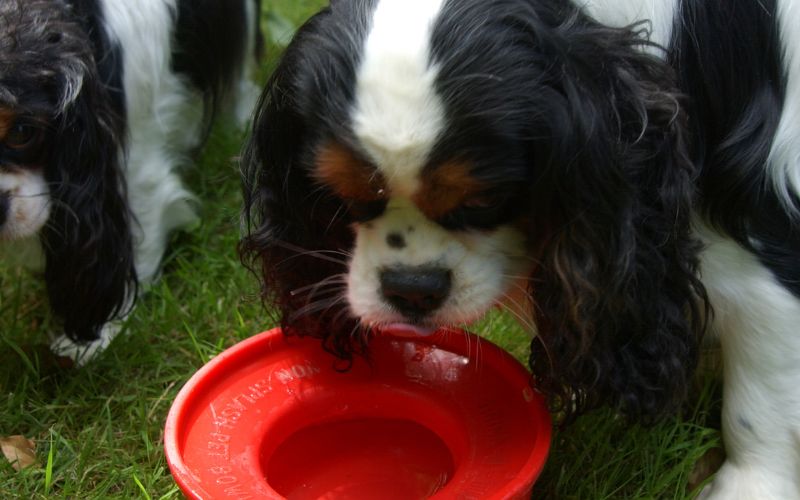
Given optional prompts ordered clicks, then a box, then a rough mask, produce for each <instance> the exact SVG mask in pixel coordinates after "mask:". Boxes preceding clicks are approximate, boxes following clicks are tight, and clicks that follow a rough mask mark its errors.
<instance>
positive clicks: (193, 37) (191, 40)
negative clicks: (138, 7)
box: [172, 0, 263, 128]
mask: <svg viewBox="0 0 800 500" xmlns="http://www.w3.org/2000/svg"><path fill="white" fill-rule="evenodd" d="M250 1H252V2H253V3H254V4H255V9H258V10H256V12H260V8H261V1H260V0H245V1H227V2H220V1H219V0H179V1H178V2H177V10H178V11H177V19H176V24H175V46H174V50H173V54H172V67H173V69H174V70H175V71H176V72H178V73H183V74H185V75H187V76H188V77H189V79H190V80H191V82H192V83H193V84H194V86H195V87H196V88H198V89H200V91H201V92H203V94H204V96H205V100H206V125H207V126H206V128H208V126H209V125H210V124H211V122H212V121H213V118H214V114H215V113H216V112H217V111H218V106H219V104H220V103H219V102H218V100H219V97H220V96H223V95H226V93H227V91H228V90H229V88H230V86H231V85H232V84H233V82H234V77H235V76H236V75H238V72H239V71H240V68H241V67H242V65H243V63H244V59H245V58H246V57H249V56H253V57H257V55H258V53H259V52H260V51H261V50H262V47H261V46H260V44H261V43H263V40H262V38H261V37H260V36H259V37H258V42H257V43H258V45H259V46H257V47H256V54H246V53H245V52H246V48H247V47H246V37H244V36H242V33H243V32H244V31H245V30H247V29H248V28H247V17H246V10H245V9H246V3H245V2H250ZM256 22H257V21H256ZM252 29H255V30H256V33H258V34H260V33H261V30H260V28H259V27H258V26H256V27H254V28H252Z"/></svg>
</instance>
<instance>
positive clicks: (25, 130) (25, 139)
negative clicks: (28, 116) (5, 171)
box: [3, 122, 41, 149]
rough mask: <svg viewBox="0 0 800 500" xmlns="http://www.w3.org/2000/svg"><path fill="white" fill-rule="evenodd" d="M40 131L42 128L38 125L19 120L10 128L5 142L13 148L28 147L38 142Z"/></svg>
mask: <svg viewBox="0 0 800 500" xmlns="http://www.w3.org/2000/svg"><path fill="white" fill-rule="evenodd" d="M40 133H41V130H40V129H39V127H37V126H36V125H33V124H31V123H26V122H19V123H16V124H14V125H13V126H12V127H11V128H10V129H9V131H8V132H7V133H6V136H5V138H4V139H3V142H5V145H6V147H9V148H11V149H27V148H29V147H31V146H34V145H35V144H36V142H37V140H38V138H39V134H40Z"/></svg>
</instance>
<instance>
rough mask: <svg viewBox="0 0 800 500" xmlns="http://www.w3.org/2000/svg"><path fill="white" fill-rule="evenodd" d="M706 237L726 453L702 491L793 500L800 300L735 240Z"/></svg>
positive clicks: (799, 424)
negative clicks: (720, 366)
mask: <svg viewBox="0 0 800 500" xmlns="http://www.w3.org/2000/svg"><path fill="white" fill-rule="evenodd" d="M704 236H705V235H704ZM706 243H707V244H708V246H707V249H706V252H705V254H704V256H703V265H702V273H703V280H704V282H705V283H706V285H707V286H708V291H709V295H710V298H711V300H712V303H713V305H714V308H715V320H714V330H715V332H716V333H717V334H718V335H719V340H720V342H721V344H722V352H723V366H724V382H723V383H724V396H723V410H722V431H723V439H724V442H725V448H726V452H727V456H728V458H727V460H726V462H725V464H724V465H723V466H722V468H721V469H720V470H719V472H718V473H717V475H716V477H715V479H714V481H713V483H712V484H711V485H710V486H709V487H708V488H707V489H706V490H705V491H704V495H703V496H704V497H705V498H710V499H754V500H755V499H758V500H768V499H781V500H790V499H798V498H800V298H798V297H796V296H794V295H793V294H792V293H791V292H790V291H789V290H787V289H786V288H784V287H783V286H781V285H780V283H779V282H778V281H777V280H776V278H775V277H774V275H773V274H772V273H771V272H770V271H769V270H767V269H766V268H764V267H763V266H762V265H761V263H760V262H759V261H758V259H757V258H756V257H755V256H753V255H752V254H750V253H749V252H747V251H746V250H744V249H743V248H742V247H740V246H739V245H738V244H736V243H734V242H732V241H730V240H728V239H723V238H720V237H715V236H711V237H710V238H706Z"/></svg>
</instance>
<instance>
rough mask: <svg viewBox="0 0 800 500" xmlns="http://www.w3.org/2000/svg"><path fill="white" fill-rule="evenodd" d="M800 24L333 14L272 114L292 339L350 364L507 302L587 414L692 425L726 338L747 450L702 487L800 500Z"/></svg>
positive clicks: (261, 111) (443, 5)
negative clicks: (704, 373) (710, 357)
mask: <svg viewBox="0 0 800 500" xmlns="http://www.w3.org/2000/svg"><path fill="white" fill-rule="evenodd" d="M792 19H794V20H795V21H792ZM797 19H800V2H798V1H797V0H758V1H757V0H628V1H619V0H580V1H577V0H575V1H569V0H459V1H455V0H364V1H354V0H338V1H334V2H331V5H330V7H328V8H326V9H324V10H323V11H321V12H320V13H319V14H317V15H315V16H314V17H312V18H311V19H310V20H309V21H308V22H307V23H306V24H305V25H304V26H303V27H302V28H301V29H300V30H299V31H298V32H297V34H296V36H295V37H294V39H293V41H292V43H291V44H290V45H289V47H288V48H287V50H286V52H285V53H284V55H283V57H282V60H281V62H280V63H279V65H278V67H277V69H276V71H275V73H274V74H273V75H272V77H271V79H270V81H269V82H268V84H267V86H266V89H265V90H264V92H263V93H262V96H261V99H260V102H259V105H258V108H257V111H256V113H255V123H254V127H253V131H252V136H251V138H250V139H249V141H248V143H247V145H246V147H245V149H244V153H243V163H242V175H243V182H244V195H245V207H244V219H245V220H244V224H245V227H246V230H245V234H244V236H243V239H242V241H241V243H240V250H241V253H242V258H243V260H244V262H245V263H246V264H247V265H248V266H250V267H251V268H252V269H253V270H254V271H255V272H256V273H257V274H258V276H259V277H260V278H261V280H262V281H263V296H264V299H265V301H266V302H267V303H268V304H269V305H270V306H271V307H273V308H274V310H276V311H277V312H278V313H279V314H280V321H281V325H282V326H283V327H284V328H285V329H286V330H287V332H289V333H294V334H306V335H316V336H319V337H321V338H322V339H323V345H324V346H325V348H327V349H329V350H331V351H334V352H336V353H338V354H339V355H341V356H343V357H345V358H348V357H349V358H352V356H353V355H357V354H360V353H364V352H365V350H366V348H367V343H368V340H369V337H370V335H372V334H374V333H375V332H379V331H381V330H382V329H394V330H397V329H403V330H404V333H405V334H413V335H427V334H429V333H430V332H432V331H433V330H435V329H436V328H438V327H440V326H443V325H460V324H464V323H469V322H470V321H472V320H474V319H476V318H478V317H480V316H482V315H483V314H485V313H486V312H487V311H488V310H489V309H491V308H493V307H495V306H496V305H497V304H504V305H505V307H507V308H508V309H510V310H511V311H512V313H513V314H514V315H516V316H517V317H519V318H520V319H521V321H522V323H523V324H525V325H526V326H528V327H529V329H530V330H531V331H532V333H534V334H535V336H534V337H533V340H532V343H531V358H530V368H531V370H532V373H533V378H534V382H535V385H536V387H537V388H538V389H539V390H540V391H542V392H543V393H544V394H545V395H546V396H547V397H548V398H549V400H550V402H551V404H552V405H553V406H554V408H555V409H557V410H558V411H559V414H560V415H563V416H564V417H565V418H570V417H571V416H574V415H577V414H580V413H582V412H585V411H587V410H590V409H592V408H596V407H598V406H601V405H608V406H611V407H613V408H615V409H616V410H618V411H619V412H620V413H621V414H622V415H625V416H627V417H629V418H631V419H642V420H650V419H652V418H657V417H658V416H663V415H666V414H670V413H672V412H674V411H675V410H676V409H677V408H679V407H680V405H681V403H682V402H684V401H685V399H686V397H687V391H688V388H689V386H690V385H691V381H692V376H693V373H694V371H695V368H696V365H697V360H698V354H699V351H700V348H701V343H702V342H704V341H705V340H706V339H707V338H718V340H719V341H720V342H721V346H722V349H721V350H722V352H723V356H724V362H723V364H724V403H723V415H722V427H723V436H724V442H725V445H726V448H727V456H728V458H727V461H726V462H725V464H723V466H722V468H721V469H720V470H719V472H718V473H717V474H716V478H715V480H714V481H713V484H712V485H711V486H710V487H709V488H708V489H707V490H705V492H704V494H706V495H708V497H710V498H725V499H731V498H742V499H745V498H747V499H754V498H759V499H768V498H776V499H789V498H800V397H798V393H797V389H796V387H797V385H798V383H800V327H798V325H800V203H799V202H800V198H798V193H800V34H799V33H800V31H798V30H796V29H795V26H794V24H795V22H796V20H797ZM706 333H709V336H708V337H707V336H706V335H705V334H706Z"/></svg>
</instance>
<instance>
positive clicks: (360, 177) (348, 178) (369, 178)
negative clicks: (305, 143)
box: [312, 141, 388, 201]
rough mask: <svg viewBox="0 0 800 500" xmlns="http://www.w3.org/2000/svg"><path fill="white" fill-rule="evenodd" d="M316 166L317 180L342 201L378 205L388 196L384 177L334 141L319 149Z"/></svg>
mask: <svg viewBox="0 0 800 500" xmlns="http://www.w3.org/2000/svg"><path fill="white" fill-rule="evenodd" d="M314 163H315V164H314V172H313V174H312V175H313V177H314V179H315V180H316V181H317V182H319V183H321V184H324V185H326V186H328V187H330V188H331V189H332V190H333V191H334V192H335V193H336V194H338V195H339V196H341V197H342V198H345V199H349V200H356V201H375V200H379V199H383V198H386V197H387V196H388V193H387V187H386V182H385V180H384V178H383V176H382V175H381V173H380V172H378V171H377V170H376V169H375V168H374V167H373V166H372V165H370V164H369V163H368V162H366V161H365V160H363V159H361V158H359V157H358V156H357V155H356V154H355V153H354V152H353V151H352V150H350V149H349V148H347V147H346V146H344V145H342V144H340V143H338V142H335V141H330V142H327V143H325V144H324V145H323V146H322V147H321V148H319V150H318V151H317V155H316V159H315V162H314Z"/></svg>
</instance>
